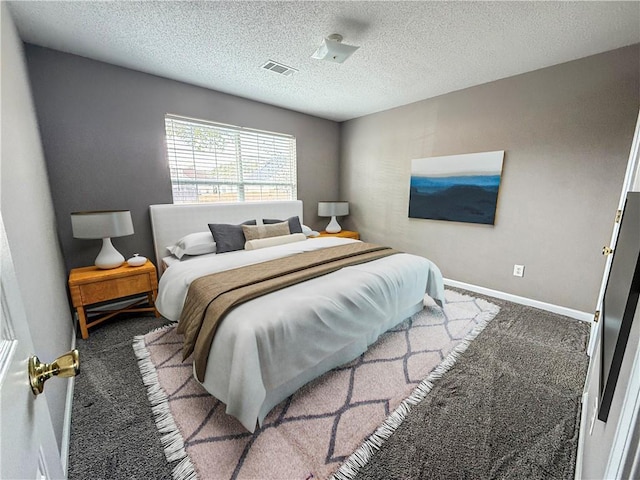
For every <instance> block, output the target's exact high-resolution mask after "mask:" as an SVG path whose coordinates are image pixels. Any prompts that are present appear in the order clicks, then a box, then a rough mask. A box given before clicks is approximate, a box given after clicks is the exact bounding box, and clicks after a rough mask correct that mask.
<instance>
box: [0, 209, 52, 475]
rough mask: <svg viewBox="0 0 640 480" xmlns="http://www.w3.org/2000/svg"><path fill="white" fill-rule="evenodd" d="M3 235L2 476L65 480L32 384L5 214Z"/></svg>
mask: <svg viewBox="0 0 640 480" xmlns="http://www.w3.org/2000/svg"><path fill="white" fill-rule="evenodd" d="M0 237H1V239H0V240H1V243H2V264H1V266H0V267H1V269H2V270H1V274H2V283H1V291H2V297H1V298H0V300H1V301H2V316H1V317H0V479H3V480H4V479H23V478H26V479H48V478H63V477H64V473H63V470H62V462H61V460H60V452H59V449H58V445H57V443H56V439H55V435H54V432H53V427H52V424H51V418H50V416H49V409H48V407H47V399H46V397H45V393H42V394H40V395H38V396H37V397H36V396H35V395H34V394H33V392H32V391H31V386H30V383H29V375H28V360H29V357H31V356H32V355H34V354H36V352H34V351H33V344H32V341H31V334H30V331H29V325H28V324H27V319H26V315H25V310H24V305H23V304H22V297H21V296H20V291H19V290H18V283H17V280H16V275H15V271H14V267H13V261H12V260H11V252H10V251H9V244H8V242H7V235H6V232H5V229H4V223H3V222H2V216H1V215H0ZM44 324H45V325H46V323H44ZM61 353H62V352H61ZM43 360H45V359H43ZM46 360H48V361H50V360H51V359H46ZM51 381H61V380H51Z"/></svg>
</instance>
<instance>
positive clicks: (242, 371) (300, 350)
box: [150, 201, 444, 432]
mask: <svg viewBox="0 0 640 480" xmlns="http://www.w3.org/2000/svg"><path fill="white" fill-rule="evenodd" d="M150 214H151V224H152V230H153V237H154V247H155V254H156V260H157V265H158V269H159V273H160V274H161V277H160V283H159V291H158V298H157V302H156V307H157V308H158V310H159V312H160V313H161V314H162V315H163V316H164V317H165V318H167V319H169V320H173V321H178V320H179V319H180V316H181V312H182V307H183V305H184V303H185V298H186V297H187V292H188V289H189V286H190V285H191V282H193V281H194V280H195V279H198V278H201V277H204V276H206V275H209V274H212V273H216V272H222V271H226V270H229V269H233V268H238V267H241V266H245V265H255V264H258V263H261V262H265V261H269V260H273V259H278V258H294V257H293V256H296V255H300V254H302V253H304V252H309V251H316V250H320V249H326V248H329V247H339V246H343V245H347V244H349V243H353V242H358V241H357V240H352V239H347V238H335V237H320V238H309V239H306V240H303V241H297V242H294V243H287V244H283V245H277V246H272V247H268V248H261V249H257V250H251V251H248V250H242V251H234V252H228V253H222V254H218V253H206V254H201V255H196V256H189V255H185V256H183V257H182V259H181V260H178V259H177V258H174V257H173V256H172V255H170V252H169V250H168V249H167V247H168V246H171V245H175V244H176V242H177V241H178V240H179V239H181V238H183V237H184V236H185V235H187V234H192V233H195V232H204V231H206V230H207V228H208V227H207V225H208V224H209V223H226V224H240V223H242V222H244V221H246V220H251V219H255V220H257V221H258V224H260V223H261V220H262V219H265V218H268V219H287V218H290V217H294V216H298V217H299V218H300V221H301V222H303V218H302V202H300V201H279V202H254V203H250V202H247V203H227V204H199V205H152V206H151V207H150ZM295 258H302V257H295ZM425 293H426V294H427V295H429V296H430V297H432V298H433V299H434V300H435V301H436V302H438V303H440V304H442V302H443V299H444V286H443V281H442V275H441V273H440V271H439V269H438V267H437V266H435V265H434V264H433V263H432V262H431V261H429V260H427V259H425V258H423V257H418V256H415V255H409V254H405V253H397V254H394V255H390V256H387V257H384V258H380V259H378V260H373V261H369V262H367V263H361V264H358V265H353V266H348V267H345V268H342V269H341V270H338V271H334V272H332V273H328V274H326V275H322V276H319V277H317V278H312V279H309V280H306V281H304V282H302V283H298V284H295V285H291V286H288V287H286V288H283V289H281V290H277V291H273V292H271V293H268V294H266V295H263V296H261V297H258V298H255V299H253V300H250V301H248V302H246V303H242V304H240V305H238V306H236V307H234V308H233V309H232V310H231V311H229V312H228V314H227V315H226V316H225V317H224V320H223V321H222V322H221V323H220V326H219V328H218V329H217V332H216V335H215V337H214V338H213V342H212V344H211V349H210V351H209V354H208V355H209V356H208V359H207V361H206V368H204V367H203V368H204V377H203V378H202V381H201V382H200V383H201V384H202V385H203V387H204V388H205V389H206V390H207V391H208V392H209V393H211V394H212V395H213V396H215V397H216V398H218V399H219V400H221V401H222V402H223V403H225V404H226V412H227V414H229V415H232V416H234V417H236V418H237V419H238V420H239V421H240V422H241V424H242V425H243V426H244V427H245V428H246V429H247V430H249V431H251V432H253V431H254V430H255V428H256V425H261V424H262V422H263V420H264V418H265V417H266V415H267V414H268V413H269V411H270V410H271V409H272V408H273V407H274V406H276V405H277V404H278V403H280V402H281V401H282V400H284V399H285V398H287V397H288V396H290V395H291V394H292V393H294V392H295V391H296V390H298V389H299V388H300V387H302V386H303V385H305V384H306V383H308V382H310V381H311V380H313V379H315V378H317V377H318V376H320V375H322V374H323V373H325V372H327V371H329V370H330V369H332V368H335V367H337V366H339V365H342V364H344V363H347V362H349V361H351V360H353V359H354V358H356V357H358V356H359V355H361V354H362V353H363V352H364V351H365V350H366V349H367V347H368V346H369V345H371V344H372V343H373V342H375V340H376V339H377V338H378V337H379V336H380V335H381V334H382V333H384V332H385V331H387V330H388V329H389V328H391V327H393V326H395V325H396V324H398V323H399V322H401V321H402V320H404V319H406V318H408V317H410V316H411V315H413V314H415V313H416V312H418V311H420V310H421V309H422V308H423V301H424V296H425ZM194 372H195V369H194ZM196 378H198V377H197V376H196ZM199 381H200V380H199Z"/></svg>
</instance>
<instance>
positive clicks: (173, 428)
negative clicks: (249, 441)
mask: <svg viewBox="0 0 640 480" xmlns="http://www.w3.org/2000/svg"><path fill="white" fill-rule="evenodd" d="M169 328H174V326H173V325H166V326H164V327H160V328H156V329H155V330H152V331H151V332H149V333H154V332H158V331H161V330H166V329H169ZM133 351H134V353H135V355H136V357H137V358H138V367H139V368H140V374H141V375H142V383H144V385H145V387H146V388H147V398H148V399H149V402H150V403H151V412H152V413H153V419H154V420H155V423H156V427H157V428H158V431H159V432H160V434H161V437H160V442H161V443H162V446H163V449H164V455H165V457H166V458H167V461H168V462H169V463H172V462H178V464H177V465H176V466H175V467H174V469H173V472H172V476H173V478H174V479H175V480H196V479H197V478H198V476H197V475H196V470H195V468H194V465H193V463H192V462H191V459H190V458H189V456H188V455H187V451H186V450H185V449H184V439H183V438H182V434H181V433H180V430H179V429H178V426H177V425H176V422H175V420H174V419H173V415H172V414H171V409H170V408H169V399H168V398H167V394H166V393H165V391H164V390H163V389H162V387H161V386H160V382H159V380H158V372H157V371H156V367H155V366H154V365H153V362H152V361H151V354H150V353H149V350H148V349H147V346H146V345H145V342H144V335H137V336H136V337H134V338H133Z"/></svg>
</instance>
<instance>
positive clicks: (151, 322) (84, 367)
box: [68, 315, 171, 480]
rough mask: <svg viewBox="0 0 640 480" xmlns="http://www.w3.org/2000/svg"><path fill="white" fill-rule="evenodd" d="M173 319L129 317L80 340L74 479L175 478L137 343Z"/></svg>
mask: <svg viewBox="0 0 640 480" xmlns="http://www.w3.org/2000/svg"><path fill="white" fill-rule="evenodd" d="M167 323H168V322H167V321H166V320H164V319H162V318H156V317H153V316H151V317H137V318H132V317H125V316H124V315H123V316H122V317H119V318H115V319H113V320H110V321H109V322H106V323H103V324H101V325H98V326H97V327H94V328H92V329H91V330H89V338H88V339H87V340H82V339H78V341H77V348H78V350H79V352H80V375H79V376H78V377H77V378H76V384H75V388H74V394H73V412H72V416H71V444H70V446H69V472H68V473H69V478H70V479H76V478H77V479H114V480H115V479H154V478H156V479H161V478H171V466H170V465H168V464H167V461H166V459H165V456H164V452H163V450H162V445H161V444H160V437H159V435H158V433H157V430H156V425H155V423H154V421H153V417H152V416H151V406H150V405H149V400H147V393H146V389H145V387H144V385H143V384H142V378H141V377H140V370H139V369H138V364H137V359H136V357H135V355H134V353H133V348H132V342H133V337H134V336H135V335H141V334H145V333H147V332H149V331H151V330H153V329H154V328H156V327H160V326H162V325H166V324H167Z"/></svg>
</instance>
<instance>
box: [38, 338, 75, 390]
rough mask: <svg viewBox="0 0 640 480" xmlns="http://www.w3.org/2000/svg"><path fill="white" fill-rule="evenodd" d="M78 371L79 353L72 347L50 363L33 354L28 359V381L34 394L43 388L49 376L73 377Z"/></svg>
mask: <svg viewBox="0 0 640 480" xmlns="http://www.w3.org/2000/svg"><path fill="white" fill-rule="evenodd" d="M79 373H80V355H79V353H78V350H76V349H74V350H71V351H70V352H67V353H65V354H64V355H61V356H59V357H58V358H56V359H55V360H54V361H53V362H51V363H48V364H47V363H41V362H40V360H39V359H38V357H36V356H35V355H34V356H32V357H31V358H30V359H29V382H30V383H31V390H32V391H33V394H34V395H39V394H41V393H42V391H43V390H44V382H46V381H47V380H48V379H50V378H51V377H54V376H55V377H75V376H76V375H77V374H79Z"/></svg>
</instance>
